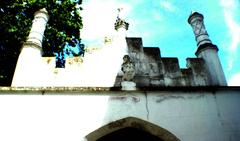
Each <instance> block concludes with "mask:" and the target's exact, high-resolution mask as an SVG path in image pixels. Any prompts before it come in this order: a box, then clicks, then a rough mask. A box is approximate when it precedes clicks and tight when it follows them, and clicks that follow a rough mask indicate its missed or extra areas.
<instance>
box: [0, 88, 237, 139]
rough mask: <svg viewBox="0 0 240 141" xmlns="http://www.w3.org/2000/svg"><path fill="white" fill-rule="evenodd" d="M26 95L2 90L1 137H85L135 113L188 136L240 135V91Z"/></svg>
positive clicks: (222, 137)
mask: <svg viewBox="0 0 240 141" xmlns="http://www.w3.org/2000/svg"><path fill="white" fill-rule="evenodd" d="M13 93H15V94H16V92H13ZM1 94H4V92H1ZM8 94H11V92H10V91H8ZM18 94H21V92H20V93H18ZM23 94H25V95H0V113H1V116H0V125H1V126H0V140H3V141H15V140H24V141H32V140H34V141H42V140H44V141H52V140H58V141H69V140H71V141H79V140H81V139H83V138H84V136H86V135H88V134H89V133H91V132H93V131H94V130H96V129H98V128H99V127H101V126H104V125H106V124H108V123H110V122H114V121H116V120H120V119H123V118H126V117H130V116H131V117H136V118H140V119H142V120H146V121H148V122H150V123H153V124H156V125H158V126H160V127H162V128H165V129H166V130H168V131H169V132H171V133H172V134H174V135H175V136H177V137H178V138H179V139H180V140H182V141H193V140H194V141H202V140H204V141H213V140H217V141H238V139H239V138H240V109H239V107H240V92H239V90H220V91H217V92H203V91H195V92H181V91H152V92H144V91H131V92H126V91H112V92H111V91H110V92H107V91H106V92H104V91H103V92H101V91H99V92H81V91H73V92H70V91H65V92H64V91H61V92H59V91H58V92H57V91H56V92H54V91H52V92H47V91H46V92H45V93H44V96H41V95H28V94H42V92H41V91H39V92H31V91H26V92H24V93H23ZM52 94H54V95H52ZM58 94H66V95H58Z"/></svg>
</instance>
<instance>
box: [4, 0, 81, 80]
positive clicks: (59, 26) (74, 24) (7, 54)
mask: <svg viewBox="0 0 240 141" xmlns="http://www.w3.org/2000/svg"><path fill="white" fill-rule="evenodd" d="M81 3H82V0H6V1H5V0H4V1H2V0H1V1H0V37H1V38H0V85H10V84H11V80H12V76H13V73H14V70H15V65H16V61H17V58H18V55H19V53H20V50H21V47H22V44H23V43H24V41H26V38H27V36H28V34H29V31H30V29H31V25H32V20H33V18H34V13H35V12H36V11H38V10H39V9H41V8H46V9H47V11H48V14H49V16H50V19H49V21H48V24H47V28H46V30H45V33H44V35H45V37H44V39H43V55H45V56H50V55H53V52H61V51H62V50H63V48H64V44H65V43H66V42H67V43H68V44H70V45H73V46H74V43H75V42H73V40H79V41H80V31H79V30H80V29H81V28H82V26H83V25H82V18H81V15H80V10H81V7H80V4H81Z"/></svg>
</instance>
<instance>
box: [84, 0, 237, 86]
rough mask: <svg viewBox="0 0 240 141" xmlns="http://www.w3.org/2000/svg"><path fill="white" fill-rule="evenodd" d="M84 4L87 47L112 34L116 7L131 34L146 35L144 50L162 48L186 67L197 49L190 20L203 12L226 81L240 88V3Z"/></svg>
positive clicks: (97, 0)
mask: <svg viewBox="0 0 240 141" xmlns="http://www.w3.org/2000/svg"><path fill="white" fill-rule="evenodd" d="M82 6H83V11H82V16H83V24H84V28H83V30H82V32H81V37H82V39H83V43H85V44H86V45H90V44H95V45H97V44H100V43H101V42H102V41H103V38H104V37H105V36H111V35H112V33H113V32H114V22H115V20H116V16H117V8H119V7H123V8H124V12H125V17H126V20H127V21H128V22H129V23H130V27H129V30H128V33H127V36H128V37H142V39H143V45H144V46H146V47H150V46H154V47H160V50H161V55H162V57H178V58H179V62H180V66H181V67H182V68H183V67H185V64H186V61H185V59H186V58H187V57H195V51H196V49H197V45H196V42H195V38H194V34H193V31H192V28H191V26H190V25H189V24H188V22H187V19H188V17H189V15H190V13H191V11H192V10H194V11H197V12H199V13H202V14H203V15H204V22H205V26H206V29H207V31H208V34H209V36H210V39H211V40H212V42H213V44H216V45H217V46H218V48H219V57H220V60H221V62H222V66H223V69H224V72H225V75H226V78H227V80H228V82H229V83H230V84H231V85H240V81H238V80H240V63H239V61H238V60H240V14H239V13H240V1H239V0H211V1H209V0H201V1H197V0H181V1H179V0H152V1H146V0H137V1H136V0H104V1H102V0H84V1H83V5H82Z"/></svg>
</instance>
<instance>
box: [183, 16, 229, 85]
mask: <svg viewBox="0 0 240 141" xmlns="http://www.w3.org/2000/svg"><path fill="white" fill-rule="evenodd" d="M203 19H204V17H203V15H202V14H200V13H198V12H192V13H191V15H190V16H189V18H188V23H189V24H190V25H191V26H192V28H193V32H194V34H195V39H196V41H197V46H198V49H197V51H196V53H195V54H196V56H197V57H198V58H203V59H204V60H205V63H206V67H207V69H208V71H209V73H210V78H211V85H214V86H227V81H226V78H225V75H224V72H223V69H222V66H221V63H220V60H219V57H218V47H217V46H216V45H214V44H212V42H211V40H210V39H209V36H208V33H207V31H206V28H205V26H204V21H203Z"/></svg>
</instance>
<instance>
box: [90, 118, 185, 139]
mask: <svg viewBox="0 0 240 141" xmlns="http://www.w3.org/2000/svg"><path fill="white" fill-rule="evenodd" d="M129 134H132V135H131V136H128V135H129ZM137 134H142V135H144V136H142V139H143V138H145V137H146V138H148V140H149V141H150V140H151V141H180V140H179V139H178V138H177V137H176V136H175V135H173V134H172V133H170V132H169V131H167V130H166V129H164V128H161V127H159V126H157V125H155V124H152V123H149V122H147V121H144V120H142V119H139V118H135V117H127V118H123V119H120V120H117V121H114V122H111V123H109V124H107V125H105V126H103V127H101V128H99V129H97V130H95V131H93V132H92V133H90V134H88V135H87V136H86V139H87V140H88V141H104V140H106V141H108V140H109V141H110V140H111V139H112V138H115V139H116V138H119V139H120V138H122V139H124V140H125V139H126V136H128V139H131V138H132V136H134V135H137ZM139 137H140V136H139ZM134 140H138V139H137V138H135V139H134Z"/></svg>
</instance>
